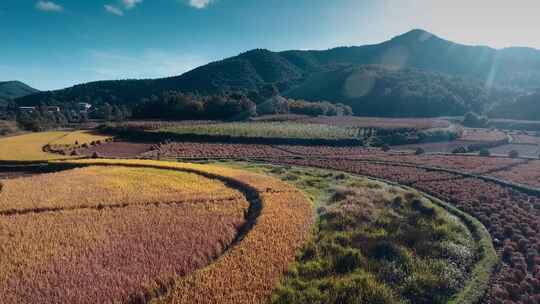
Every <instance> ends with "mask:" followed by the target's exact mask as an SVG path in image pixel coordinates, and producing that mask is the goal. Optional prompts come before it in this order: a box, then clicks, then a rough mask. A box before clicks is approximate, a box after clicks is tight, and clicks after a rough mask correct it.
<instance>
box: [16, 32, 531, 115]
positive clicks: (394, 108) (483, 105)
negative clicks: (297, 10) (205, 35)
mask: <svg viewBox="0 0 540 304" xmlns="http://www.w3.org/2000/svg"><path fill="white" fill-rule="evenodd" d="M270 83H271V84H275V85H276V86H277V87H278V89H279V91H280V92H281V94H282V95H284V96H287V97H293V98H296V99H306V100H330V101H332V102H343V103H346V104H349V105H351V106H352V107H353V108H354V109H355V112H356V113H357V114H364V115H382V116H410V115H422V116H432V115H455V114H463V113H465V112H466V111H469V110H474V111H478V112H485V111H489V110H491V109H492V108H493V107H495V106H498V104H499V103H501V102H512V101H513V100H514V99H515V98H516V97H517V96H519V95H521V94H526V93H527V92H531V91H533V90H534V89H536V88H537V87H540V51H538V50H535V49H529V48H508V49H502V50H496V49H492V48H489V47H485V46H466V45H461V44H456V43H453V42H450V41H447V40H444V39H441V38H439V37H437V36H435V35H432V34H430V33H428V32H425V31H422V30H413V31H410V32H408V33H406V34H403V35H401V36H398V37H395V38H393V39H391V40H389V41H386V42H383V43H380V44H376V45H366V46H359V47H340V48H335V49H330V50H325V51H284V52H271V51H268V50H262V49H257V50H252V51H249V52H246V53H243V54H240V55H238V56H235V57H231V58H228V59H224V60H221V61H218V62H213V63H210V64H208V65H205V66H202V67H199V68H196V69H194V70H192V71H189V72H187V73H185V74H183V75H180V76H176V77H170V78H162V79H154V80H120V81H100V82H93V83H87V84H82V85H77V86H74V87H71V88H67V89H64V90H59V91H53V92H42V93H38V94H34V95H31V96H27V97H23V98H20V99H18V102H19V103H20V104H22V105H34V104H39V103H43V102H44V103H49V104H58V103H65V102H73V101H88V102H92V103H104V102H109V103H115V104H128V105H132V104H137V103H139V102H140V101H141V100H143V99H144V98H149V97H151V96H152V95H159V94H161V93H162V92H164V91H181V92H190V93H198V94H202V95H207V94H215V93H222V92H240V91H241V92H245V93H246V95H247V94H248V93H249V92H257V91H259V90H260V89H261V88H263V87H264V86H265V85H267V84H270ZM502 88H504V89H502ZM368 89H369V90H368Z"/></svg>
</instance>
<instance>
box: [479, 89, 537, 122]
mask: <svg viewBox="0 0 540 304" xmlns="http://www.w3.org/2000/svg"><path fill="white" fill-rule="evenodd" d="M489 116H490V117H494V118H511V119H521V120H540V89H539V90H537V91H536V92H533V93H529V94H526V95H523V96H520V97H519V98H517V99H516V100H515V101H513V102H509V103H504V104H500V105H498V106H497V107H495V108H493V109H492V110H491V111H490V113H489Z"/></svg>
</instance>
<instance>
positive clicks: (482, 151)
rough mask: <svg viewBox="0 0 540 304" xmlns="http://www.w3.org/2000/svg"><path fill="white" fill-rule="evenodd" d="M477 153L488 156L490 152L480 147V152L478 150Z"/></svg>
mask: <svg viewBox="0 0 540 304" xmlns="http://www.w3.org/2000/svg"><path fill="white" fill-rule="evenodd" d="M478 155H480V156H490V155H491V153H490V152H489V150H488V149H486V148H482V149H480V152H478Z"/></svg>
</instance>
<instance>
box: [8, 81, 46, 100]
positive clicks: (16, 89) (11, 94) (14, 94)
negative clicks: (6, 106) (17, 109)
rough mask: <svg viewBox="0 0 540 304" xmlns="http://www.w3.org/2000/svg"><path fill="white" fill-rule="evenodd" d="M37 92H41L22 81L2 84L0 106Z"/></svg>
mask: <svg viewBox="0 0 540 304" xmlns="http://www.w3.org/2000/svg"><path fill="white" fill-rule="evenodd" d="M37 92H39V91H38V90H36V89H34V88H32V87H30V86H28V85H26V84H24V83H22V82H20V81H3V82H0V104H2V103H6V102H8V101H9V100H11V99H16V98H19V97H23V96H27V95H30V94H34V93H37Z"/></svg>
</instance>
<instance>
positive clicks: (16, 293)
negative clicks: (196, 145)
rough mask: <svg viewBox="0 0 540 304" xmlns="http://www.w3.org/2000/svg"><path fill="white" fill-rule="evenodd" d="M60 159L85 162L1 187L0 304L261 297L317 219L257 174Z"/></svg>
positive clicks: (286, 189) (306, 205) (295, 195)
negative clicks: (75, 167) (74, 166)
mask: <svg viewBox="0 0 540 304" xmlns="http://www.w3.org/2000/svg"><path fill="white" fill-rule="evenodd" d="M65 162H67V163H70V164H77V165H80V166H84V167H82V168H78V169H71V170H68V171H64V172H59V173H53V174H45V175H40V176H34V177H30V178H21V179H14V180H8V181H3V182H2V183H3V187H2V188H1V190H0V206H2V209H1V210H0V231H2V232H5V233H2V234H0V294H2V295H3V301H6V303H34V302H40V303H105V302H107V303H126V302H130V303H142V302H145V303H149V302H152V301H154V302H155V301H158V302H164V303H179V302H184V303H264V302H267V301H268V300H269V297H270V296H271V293H272V290H273V288H274V286H275V284H276V283H277V282H278V281H279V280H280V278H281V277H282V275H283V273H284V272H285V271H286V269H287V267H288V265H289V263H290V262H292V261H293V260H294V258H295V254H296V253H297V252H298V250H299V248H300V246H301V245H302V243H303V242H304V240H305V239H306V238H307V236H308V235H309V231H310V229H311V225H312V223H313V220H314V217H313V210H312V207H311V204H310V202H309V201H308V200H307V199H306V198H305V197H304V195H303V194H302V193H300V192H298V191H297V190H296V189H295V188H293V187H292V186H289V185H288V184H285V183H283V182H280V181H278V180H276V179H273V178H269V177H266V176H263V175H258V174H254V173H247V172H245V171H241V170H236V169H229V168H223V167H218V166H210V165H199V164H182V163H166V162H157V161H134V160H129V161H128V160H126V161H120V160H114V161H113V160H101V159H100V160H69V161H64V162H62V161H58V162H53V163H65ZM246 193H249V195H248V197H249V200H250V201H249V202H248V201H247V197H246V196H245V195H247V194H246ZM248 207H249V210H251V211H250V212H248ZM238 233H242V234H241V238H240V239H238V240H237V241H238V242H234V241H235V240H236V239H237V237H238ZM231 245H232V246H231ZM216 258H217V259H216ZM214 259H216V260H215V261H214V262H213V263H210V262H211V261H212V260H214Z"/></svg>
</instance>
